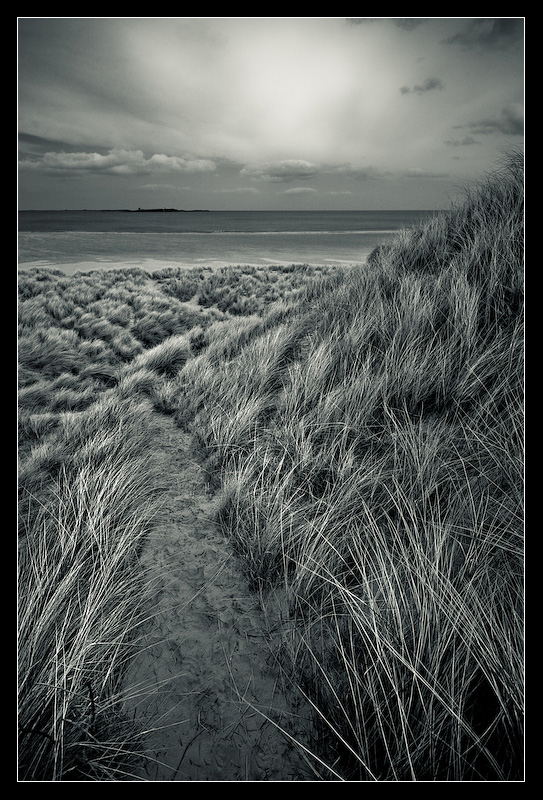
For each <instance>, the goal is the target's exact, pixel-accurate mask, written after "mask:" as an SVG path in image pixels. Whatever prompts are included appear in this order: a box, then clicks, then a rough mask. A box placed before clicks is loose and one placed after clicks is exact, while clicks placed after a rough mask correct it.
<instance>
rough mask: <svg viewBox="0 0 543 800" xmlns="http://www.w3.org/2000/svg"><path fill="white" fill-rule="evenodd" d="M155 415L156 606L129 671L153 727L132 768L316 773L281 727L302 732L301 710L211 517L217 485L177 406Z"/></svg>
mask: <svg viewBox="0 0 543 800" xmlns="http://www.w3.org/2000/svg"><path fill="white" fill-rule="evenodd" d="M155 422H156V431H155V432H154V434H155V437H154V457H155V458H156V459H157V465H156V466H157V470H158V472H157V474H158V476H159V480H160V489H161V490H163V491H165V494H164V498H163V503H162V513H161V515H160V518H159V521H158V524H157V526H156V527H155V528H154V530H153V533H152V534H151V536H150V537H149V540H148V542H147V544H146V547H145V549H144V552H143V555H142V559H143V562H144V567H145V569H147V570H148V571H149V574H150V576H151V578H152V580H153V585H154V587H156V608H154V609H152V617H151V618H150V619H149V621H148V623H147V627H146V630H145V631H144V641H143V649H142V650H141V652H139V653H138V654H137V656H136V657H135V658H134V659H133V660H132V661H131V664H130V667H129V670H128V674H127V676H126V680H125V691H126V692H127V694H128V695H129V697H130V699H129V700H128V701H127V704H126V705H127V709H128V711H129V713H130V714H131V715H133V716H134V718H135V720H136V721H137V723H138V726H139V727H140V728H142V729H143V730H144V731H145V735H144V741H143V747H144V751H145V758H144V760H143V762H142V767H141V770H140V774H139V775H137V776H136V777H137V778H138V779H140V780H144V781H297V780H306V781H307V780H309V781H311V780H315V779H316V773H315V772H314V771H313V769H312V768H311V765H310V761H311V759H310V758H308V756H307V754H306V753H305V751H304V750H303V749H302V748H301V747H299V746H298V745H295V744H294V743H293V741H292V739H291V738H289V736H288V735H286V734H285V733H284V732H282V730H281V729H280V727H284V728H285V730H288V731H289V733H290V736H292V735H293V736H294V737H295V738H296V739H297V740H300V741H303V735H304V728H305V724H304V719H303V715H302V714H301V712H300V710H299V709H298V710H296V709H295V708H292V707H291V705H289V699H288V698H287V697H286V696H285V695H284V694H283V692H282V690H281V687H280V685H279V682H278V676H277V672H276V671H275V670H274V667H273V658H272V657H271V648H272V647H273V646H274V644H273V642H274V641H275V640H274V639H273V634H272V632H271V631H270V629H269V626H268V624H267V619H266V616H265V615H264V613H263V612H262V609H261V605H260V603H259V600H258V597H257V596H255V595H254V594H252V593H251V592H250V591H249V589H248V586H247V582H246V580H245V579H244V577H243V574H242V572H241V569H240V567H239V564H238V563H237V559H236V557H235V556H234V555H233V554H232V551H231V549H230V547H229V545H228V542H227V541H226V539H225V537H224V536H223V534H222V533H221V531H220V530H219V529H218V527H217V525H216V523H215V518H216V511H217V504H218V503H219V496H218V494H216V493H213V491H212V490H211V489H210V487H209V485H208V482H207V481H206V473H205V470H204V468H203V466H202V464H201V462H199V460H198V454H197V452H196V450H195V447H194V441H193V438H192V436H191V435H190V434H188V433H185V432H184V431H182V430H180V429H179V428H178V427H177V426H176V424H175V422H174V421H173V419H172V418H170V417H166V416H161V415H159V414H157V415H156V419H155ZM275 645H277V641H275ZM274 723H276V724H274ZM278 726H279V727H278Z"/></svg>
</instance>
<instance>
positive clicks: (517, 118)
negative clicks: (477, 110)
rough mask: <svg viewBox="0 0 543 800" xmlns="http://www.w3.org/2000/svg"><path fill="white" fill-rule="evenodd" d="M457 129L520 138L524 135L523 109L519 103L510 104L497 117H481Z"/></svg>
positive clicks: (458, 126)
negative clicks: (462, 128)
mask: <svg viewBox="0 0 543 800" xmlns="http://www.w3.org/2000/svg"><path fill="white" fill-rule="evenodd" d="M456 127H457V128H461V127H464V128H469V129H470V130H471V132H472V133H475V134H479V135H487V134H493V133H498V134H499V133H501V134H505V135H506V136H522V135H523V133H524V109H523V107H522V104H520V103H511V104H510V105H509V106H507V107H506V108H502V110H501V113H500V116H499V117H483V118H481V119H478V120H474V121H473V122H470V123H468V124H467V125H457V126H456Z"/></svg>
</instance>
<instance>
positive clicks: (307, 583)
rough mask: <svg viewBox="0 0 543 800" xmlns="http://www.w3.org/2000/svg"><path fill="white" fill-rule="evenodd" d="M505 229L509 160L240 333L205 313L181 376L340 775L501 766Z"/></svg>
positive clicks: (235, 536)
mask: <svg viewBox="0 0 543 800" xmlns="http://www.w3.org/2000/svg"><path fill="white" fill-rule="evenodd" d="M522 242H523V176H522V163H521V161H520V159H517V158H514V157H513V158H512V159H511V161H510V162H508V164H507V165H506V167H505V168H504V169H503V170H501V171H499V172H498V173H497V174H496V175H495V176H493V177H491V178H489V179H488V180H487V181H485V182H484V183H483V184H482V186H481V187H480V189H479V190H471V191H470V192H469V193H468V194H467V197H466V199H465V202H464V203H463V204H458V206H456V207H454V208H453V209H451V211H450V212H443V213H442V214H440V215H437V216H436V217H435V218H433V219H431V220H429V221H428V222H427V223H424V224H423V225H421V226H420V227H419V228H415V229H413V230H412V231H407V232H404V233H402V234H400V235H399V237H398V238H397V240H396V241H395V242H394V243H393V244H392V245H390V246H387V247H384V248H380V249H379V250H378V251H376V252H375V253H374V254H373V257H372V258H371V259H370V260H369V263H368V265H367V267H365V268H363V269H360V270H352V269H351V270H345V271H339V270H338V271H336V272H335V274H334V275H333V276H324V277H323V278H321V279H318V280H315V281H314V282H312V283H310V284H308V285H307V287H306V289H305V290H304V291H303V292H302V293H301V295H300V296H299V297H297V298H296V301H295V302H293V303H292V306H291V311H290V313H289V314H285V313H283V314H282V315H281V317H280V318H278V317H274V316H273V315H274V313H275V312H274V311H272V310H270V312H269V316H267V315H266V314H265V315H264V316H263V319H262V320H261V322H260V323H259V325H254V326H253V328H252V330H251V335H250V336H248V335H247V334H248V333H249V328H247V323H246V324H245V326H244V328H243V331H240V330H239V327H238V328H233V327H232V326H231V323H225V324H224V325H221V326H217V327H215V328H209V329H208V330H207V331H206V336H207V339H208V342H207V347H206V349H205V350H204V351H203V352H201V353H200V355H198V356H197V357H195V358H194V359H193V360H192V361H190V362H189V363H188V365H187V367H186V368H185V370H184V372H183V376H184V382H185V383H184V392H185V401H184V402H185V403H187V404H188V405H189V407H190V408H191V413H192V414H193V415H194V423H193V430H194V432H195V433H196V434H197V435H198V437H199V439H200V441H201V442H202V443H203V444H204V445H205V446H206V447H207V449H208V453H209V465H210V467H213V468H215V469H216V470H218V473H219V474H220V475H221V478H222V483H223V498H224V499H223V506H222V511H221V520H222V523H223V525H224V527H225V530H226V531H227V533H228V535H229V536H230V537H231V540H232V542H233V544H234V547H235V548H236V550H237V551H238V553H239V554H240V557H241V558H242V559H243V562H244V564H245V567H246V572H247V576H248V579H249V580H250V582H251V583H252V585H253V586H254V587H255V588H257V589H258V590H259V591H261V592H262V593H263V597H264V602H266V600H265V598H266V593H270V592H273V593H275V592H277V591H279V590H280V592H281V597H283V602H284V605H285V607H286V609H287V612H286V613H288V615H289V619H290V628H289V630H290V631H291V633H290V638H289V637H287V640H286V641H285V646H284V650H283V652H282V655H281V663H282V666H283V667H284V669H285V670H286V671H287V673H288V675H289V678H290V681H291V684H295V685H297V687H298V691H299V692H300V693H301V694H302V695H303V696H304V698H305V699H306V700H307V701H308V702H309V703H310V704H311V705H312V706H313V708H314V711H315V719H316V722H317V725H316V731H317V734H318V741H317V746H318V748H319V754H320V755H321V756H322V757H323V759H327V763H328V764H330V765H331V766H332V765H333V768H334V771H335V772H339V774H341V776H342V777H343V778H344V779H347V780H375V781H407V780H409V781H420V780H426V781H436V780H439V781H445V780H446V781H466V780H468V781H481V780H482V781H487V780H497V781H511V780H519V779H522V773H523V764H522V756H523V744H522V742H523V671H522V667H523V640H522V635H523V583H522V576H523V402H522V401H523V263H522V251H523V247H522ZM229 331H230V333H229ZM240 334H243V335H240ZM218 353H222V354H223V358H222V359H221V358H217V354H218ZM323 777H324V778H326V774H325V773H324V774H323Z"/></svg>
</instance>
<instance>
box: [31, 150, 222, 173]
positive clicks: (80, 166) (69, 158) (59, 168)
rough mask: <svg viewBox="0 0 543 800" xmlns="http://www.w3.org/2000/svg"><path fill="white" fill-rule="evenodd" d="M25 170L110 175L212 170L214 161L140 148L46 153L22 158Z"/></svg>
mask: <svg viewBox="0 0 543 800" xmlns="http://www.w3.org/2000/svg"><path fill="white" fill-rule="evenodd" d="M20 166H21V167H22V168H23V169H30V170H38V171H43V172H48V173H53V174H55V173H56V174H64V173H72V174H85V173H89V172H95V173H100V174H110V175H151V174H171V173H176V172H213V171H214V170H215V164H214V162H213V161H210V160H209V159H202V158H194V159H190V158H181V157H180V156H168V155H165V154H163V153H155V154H154V155H152V156H151V157H150V158H146V157H145V155H144V154H143V152H142V151H141V150H122V149H119V150H110V151H109V153H108V154H107V155H102V154H100V153H87V152H79V153H66V152H64V151H62V152H59V153H55V152H48V153H44V154H43V156H42V157H41V158H39V159H23V160H22V161H21V162H20Z"/></svg>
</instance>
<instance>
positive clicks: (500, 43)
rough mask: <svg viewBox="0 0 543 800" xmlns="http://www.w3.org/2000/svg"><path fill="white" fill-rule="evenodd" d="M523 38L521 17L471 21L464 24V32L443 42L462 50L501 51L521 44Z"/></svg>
mask: <svg viewBox="0 0 543 800" xmlns="http://www.w3.org/2000/svg"><path fill="white" fill-rule="evenodd" d="M523 37H524V20H523V18H522V17H516V18H511V17H509V18H497V19H490V18H489V19H473V20H469V21H467V22H466V26H465V28H464V30H462V31H460V32H459V33H456V34H455V35H454V36H450V37H449V38H448V39H446V40H445V42H446V44H452V45H459V46H460V47H463V48H474V47H477V48H483V49H492V50H495V49H498V50H501V49H504V48H507V47H510V46H511V45H515V44H517V43H518V42H521V41H522V40H523Z"/></svg>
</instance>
